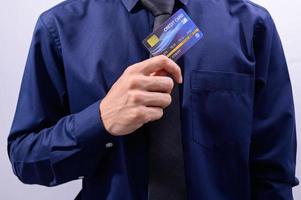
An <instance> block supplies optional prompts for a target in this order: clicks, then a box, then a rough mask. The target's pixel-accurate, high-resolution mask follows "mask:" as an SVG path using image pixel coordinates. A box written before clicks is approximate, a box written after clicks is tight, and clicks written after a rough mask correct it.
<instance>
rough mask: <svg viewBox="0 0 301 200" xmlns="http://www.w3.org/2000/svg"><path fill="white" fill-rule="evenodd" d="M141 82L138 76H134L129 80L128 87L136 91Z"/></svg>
mask: <svg viewBox="0 0 301 200" xmlns="http://www.w3.org/2000/svg"><path fill="white" fill-rule="evenodd" d="M138 83H139V80H138V78H137V77H136V76H132V77H130V78H128V85H129V88H130V89H134V88H137V87H138V85H139V84H138Z"/></svg>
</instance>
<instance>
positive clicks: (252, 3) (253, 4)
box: [245, 0, 269, 13]
mask: <svg viewBox="0 0 301 200" xmlns="http://www.w3.org/2000/svg"><path fill="white" fill-rule="evenodd" d="M245 2H246V3H248V4H250V5H252V6H254V7H257V8H259V9H261V10H263V11H264V12H266V13H269V11H268V10H267V9H266V8H265V7H263V6H261V5H258V4H256V3H254V2H252V1H249V0H248V1H245Z"/></svg>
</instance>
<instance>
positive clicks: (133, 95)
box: [129, 91, 141, 104]
mask: <svg viewBox="0 0 301 200" xmlns="http://www.w3.org/2000/svg"><path fill="white" fill-rule="evenodd" d="M129 97H130V101H131V102H132V103H134V104H137V103H140V101H141V94H140V93H139V92H137V91H131V92H130V93H129Z"/></svg>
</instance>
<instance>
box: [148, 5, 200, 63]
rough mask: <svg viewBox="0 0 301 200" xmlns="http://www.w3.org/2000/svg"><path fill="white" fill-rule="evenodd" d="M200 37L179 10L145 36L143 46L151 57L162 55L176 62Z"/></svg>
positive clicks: (191, 23)
mask: <svg viewBox="0 0 301 200" xmlns="http://www.w3.org/2000/svg"><path fill="white" fill-rule="evenodd" d="M202 37H203V33H202V32H201V31H200V29H199V28H198V27H197V26H196V25H195V23H194V22H193V21H192V20H191V19H190V17H189V16H188V15H187V14H186V12H185V11H184V10H183V9H180V10H178V11H177V12H176V13H175V14H173V15H172V16H171V17H170V18H169V19H167V20H166V21H165V22H164V23H163V24H161V25H160V26H159V27H158V28H157V29H156V30H155V31H154V32H152V33H151V34H150V35H149V36H147V37H146V38H145V39H144V40H143V44H144V46H145V47H146V48H147V49H148V50H149V52H150V53H151V54H152V55H153V56H157V55H161V54H163V55H166V56H167V57H169V58H171V59H172V60H174V61H176V60H178V59H179V58H180V57H181V56H182V55H183V54H184V53H186V52H187V51H188V50H189V49H190V48H191V47H192V46H194V45H195V44H196V43H197V42H198V41H199V40H200V39H201V38H202Z"/></svg>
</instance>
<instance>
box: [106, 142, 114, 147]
mask: <svg viewBox="0 0 301 200" xmlns="http://www.w3.org/2000/svg"><path fill="white" fill-rule="evenodd" d="M113 146H114V144H113V143H112V142H108V143H106V148H111V147H113Z"/></svg>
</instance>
